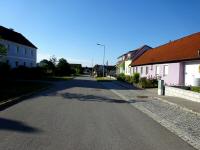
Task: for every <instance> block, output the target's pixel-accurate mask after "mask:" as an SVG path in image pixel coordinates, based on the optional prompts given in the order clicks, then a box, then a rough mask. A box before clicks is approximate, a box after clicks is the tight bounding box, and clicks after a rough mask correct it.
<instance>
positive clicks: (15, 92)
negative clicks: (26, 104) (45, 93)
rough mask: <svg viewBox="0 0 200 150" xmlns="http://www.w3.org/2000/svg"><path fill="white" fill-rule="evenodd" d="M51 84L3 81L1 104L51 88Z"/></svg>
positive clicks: (0, 86) (0, 87) (0, 88)
mask: <svg viewBox="0 0 200 150" xmlns="http://www.w3.org/2000/svg"><path fill="white" fill-rule="evenodd" d="M50 85H51V84H49V83H42V82H29V81H1V82H0V103H2V102H5V101H7V100H9V99H13V98H16V97H19V96H21V95H24V94H28V93H31V92H34V91H37V90H39V89H43V88H45V87H48V86H50Z"/></svg>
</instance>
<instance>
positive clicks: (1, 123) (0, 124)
mask: <svg viewBox="0 0 200 150" xmlns="http://www.w3.org/2000/svg"><path fill="white" fill-rule="evenodd" d="M1 130H8V131H16V132H23V133H37V132H41V131H40V130H39V129H37V128H34V127H31V126H29V125H27V124H25V123H23V122H20V121H16V120H10V119H5V118H0V131H1Z"/></svg>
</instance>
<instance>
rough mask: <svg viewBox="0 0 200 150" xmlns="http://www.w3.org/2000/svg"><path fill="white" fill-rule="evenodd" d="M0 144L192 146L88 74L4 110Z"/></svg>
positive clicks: (22, 147) (19, 147) (113, 149)
mask: <svg viewBox="0 0 200 150" xmlns="http://www.w3.org/2000/svg"><path fill="white" fill-rule="evenodd" d="M112 88H114V87H110V89H112ZM133 102H135V103H137V102H138V103H139V101H133ZM0 149H1V150H27V149H28V150H55V149H56V150H161V149H162V150H179V149H180V150H193V148H192V147H191V146H190V145H188V144H187V143H185V142H184V141H183V140H181V139H180V138H179V137H177V136H176V135H174V134H173V133H171V132H169V131H168V130H167V129H165V128H164V127H162V126H161V125H160V124H158V123H156V122H155V121H154V120H152V119H151V118H149V117H148V116H146V115H145V114H143V113H142V112H140V111H139V110H137V109H136V108H134V107H132V106H131V105H130V104H129V103H127V102H126V101H124V100H122V99H121V98H120V97H119V96H117V95H116V94H114V93H113V92H112V91H111V90H109V89H107V88H104V86H102V84H100V83H98V82H96V81H95V80H93V79H92V78H90V77H88V76H82V77H77V78H75V79H74V80H70V81H62V82H58V83H57V84H56V85H55V86H54V87H53V88H51V89H49V90H47V91H44V92H42V93H40V94H38V95H35V96H34V97H31V98H29V99H27V100H25V101H23V102H21V103H18V104H16V105H14V106H12V107H10V108H7V109H5V110H4V111H1V112H0Z"/></svg>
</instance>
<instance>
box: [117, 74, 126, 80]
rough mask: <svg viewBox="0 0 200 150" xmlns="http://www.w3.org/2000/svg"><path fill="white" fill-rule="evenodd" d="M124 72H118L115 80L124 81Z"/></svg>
mask: <svg viewBox="0 0 200 150" xmlns="http://www.w3.org/2000/svg"><path fill="white" fill-rule="evenodd" d="M125 78H126V77H125V74H124V73H120V74H119V75H118V76H117V80H119V81H125Z"/></svg>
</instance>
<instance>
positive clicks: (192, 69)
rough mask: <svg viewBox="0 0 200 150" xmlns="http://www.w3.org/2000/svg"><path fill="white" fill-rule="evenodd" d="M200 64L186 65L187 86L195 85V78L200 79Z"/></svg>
mask: <svg viewBox="0 0 200 150" xmlns="http://www.w3.org/2000/svg"><path fill="white" fill-rule="evenodd" d="M199 67H200V64H187V65H185V85H193V84H194V83H193V82H194V79H195V78H200V68H199Z"/></svg>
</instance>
